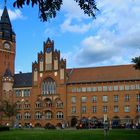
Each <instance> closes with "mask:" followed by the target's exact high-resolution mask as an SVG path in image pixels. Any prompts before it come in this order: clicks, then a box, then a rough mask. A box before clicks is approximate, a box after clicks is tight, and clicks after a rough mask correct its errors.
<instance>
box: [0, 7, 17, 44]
mask: <svg viewBox="0 0 140 140" xmlns="http://www.w3.org/2000/svg"><path fill="white" fill-rule="evenodd" d="M0 39H3V40H7V41H11V42H15V33H14V31H13V30H12V25H11V21H10V18H9V15H8V11H7V8H6V6H5V7H4V10H3V13H2V16H1V20H0Z"/></svg>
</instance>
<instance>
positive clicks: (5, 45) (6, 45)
mask: <svg viewBox="0 0 140 140" xmlns="http://www.w3.org/2000/svg"><path fill="white" fill-rule="evenodd" d="M4 49H7V50H10V44H9V43H7V42H6V43H4Z"/></svg>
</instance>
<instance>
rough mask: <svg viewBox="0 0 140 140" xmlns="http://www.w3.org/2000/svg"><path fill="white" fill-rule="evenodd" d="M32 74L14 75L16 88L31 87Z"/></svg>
mask: <svg viewBox="0 0 140 140" xmlns="http://www.w3.org/2000/svg"><path fill="white" fill-rule="evenodd" d="M31 86H32V73H19V74H15V75H14V88H22V87H31Z"/></svg>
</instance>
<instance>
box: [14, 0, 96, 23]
mask: <svg viewBox="0 0 140 140" xmlns="http://www.w3.org/2000/svg"><path fill="white" fill-rule="evenodd" d="M74 1H76V2H77V3H78V5H79V6H80V8H81V9H82V10H83V11H84V13H85V14H87V15H88V16H92V17H93V18H95V17H96V16H95V12H96V11H97V10H98V8H97V6H96V3H95V0H74ZM29 4H31V5H32V7H34V5H38V8H39V18H40V19H41V20H42V21H48V19H50V18H55V17H56V13H57V11H59V10H60V8H61V5H62V4H63V0H15V2H14V3H13V6H14V7H18V8H23V6H24V5H29Z"/></svg>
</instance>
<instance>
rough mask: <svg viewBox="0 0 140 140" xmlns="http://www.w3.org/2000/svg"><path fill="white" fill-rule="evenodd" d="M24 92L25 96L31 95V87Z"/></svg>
mask: <svg viewBox="0 0 140 140" xmlns="http://www.w3.org/2000/svg"><path fill="white" fill-rule="evenodd" d="M23 93H24V97H29V96H30V90H29V89H24V90H23Z"/></svg>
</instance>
